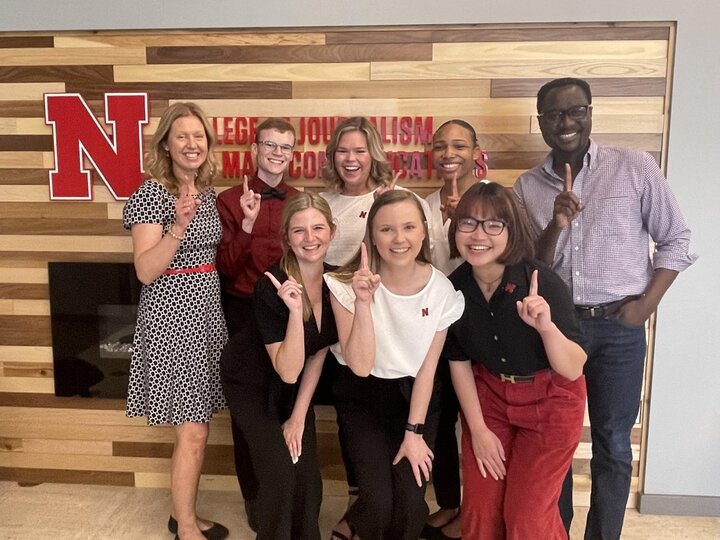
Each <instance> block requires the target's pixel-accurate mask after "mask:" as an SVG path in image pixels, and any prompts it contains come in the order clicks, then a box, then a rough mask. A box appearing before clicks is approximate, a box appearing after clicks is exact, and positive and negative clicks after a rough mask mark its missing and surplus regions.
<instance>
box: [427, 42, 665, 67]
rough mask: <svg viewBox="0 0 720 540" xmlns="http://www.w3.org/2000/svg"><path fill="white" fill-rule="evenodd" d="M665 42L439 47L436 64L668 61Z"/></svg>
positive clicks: (443, 44)
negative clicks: (469, 60) (470, 62)
mask: <svg viewBox="0 0 720 540" xmlns="http://www.w3.org/2000/svg"><path fill="white" fill-rule="evenodd" d="M666 57H667V41H666V40H637V41H514V42H505V43H436V44H434V45H433V61H435V62H465V61H467V60H468V59H469V58H481V59H482V61H483V62H486V61H493V62H494V61H502V60H505V59H507V58H512V59H513V60H526V61H530V60H542V61H551V60H565V59H567V58H573V59H587V60H592V61H597V60H627V59H634V60H648V59H654V60H657V59H660V60H663V61H664V60H665V58H666Z"/></svg>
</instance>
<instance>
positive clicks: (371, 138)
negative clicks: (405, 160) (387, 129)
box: [322, 116, 393, 192]
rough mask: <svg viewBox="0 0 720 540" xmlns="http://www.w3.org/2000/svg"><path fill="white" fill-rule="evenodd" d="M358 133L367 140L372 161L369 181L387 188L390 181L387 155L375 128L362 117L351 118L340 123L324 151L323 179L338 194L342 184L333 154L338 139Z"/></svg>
mask: <svg viewBox="0 0 720 540" xmlns="http://www.w3.org/2000/svg"><path fill="white" fill-rule="evenodd" d="M353 131H359V132H360V133H362V134H363V135H365V139H366V140H367V146H368V151H369V152H370V158H371V159H372V165H371V166H370V180H371V181H372V182H374V183H375V184H377V186H387V185H388V184H389V183H390V180H392V176H393V175H392V171H391V170H390V165H389V164H388V162H387V154H386V153H385V149H384V148H383V144H382V141H381V140H380V134H379V133H378V130H377V129H376V128H375V126H374V125H373V124H372V123H371V122H370V120H368V119H367V118H365V117H364V116H352V117H350V118H347V119H345V120H343V121H342V122H340V123H339V124H338V125H337V127H336V128H335V131H334V132H333V134H332V137H331V138H330V142H329V143H328V145H327V148H326V149H325V154H326V155H327V162H326V163H325V166H324V167H323V171H322V173H323V178H324V179H325V182H326V184H327V186H328V188H329V189H330V190H332V191H336V192H340V191H342V189H343V186H344V184H345V183H344V182H343V179H342V178H341V177H340V175H339V174H338V171H337V166H336V165H335V152H336V151H337V148H338V146H339V144H340V139H341V138H342V136H343V135H345V134H346V133H350V132H353Z"/></svg>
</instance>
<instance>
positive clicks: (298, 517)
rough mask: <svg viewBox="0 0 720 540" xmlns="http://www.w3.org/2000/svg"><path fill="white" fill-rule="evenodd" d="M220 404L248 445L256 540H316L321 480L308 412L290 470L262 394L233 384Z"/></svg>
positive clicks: (275, 417) (277, 428)
mask: <svg viewBox="0 0 720 540" xmlns="http://www.w3.org/2000/svg"><path fill="white" fill-rule="evenodd" d="M226 398H227V400H228V404H229V405H230V412H231V414H232V417H233V421H234V422H235V423H236V424H237V425H238V426H239V427H240V429H241V431H242V433H243V434H244V436H245V438H246V439H247V441H248V448H249V451H250V456H251V459H252V463H253V468H254V472H255V476H256V477H257V484H258V488H257V495H256V497H255V500H254V516H255V519H256V521H257V540H320V528H319V525H318V520H319V516H320V503H321V502H322V478H321V476H320V465H319V464H318V459H317V437H316V434H315V414H314V412H313V409H312V407H311V408H310V409H309V410H308V414H307V416H306V418H305V430H304V432H303V437H302V453H301V455H300V458H299V460H298V462H297V464H293V462H292V459H291V457H290V452H289V451H288V448H287V446H286V444H285V439H284V438H283V434H282V427H281V426H282V423H283V422H284V419H281V418H280V417H279V416H278V414H277V412H275V411H273V410H272V409H273V408H272V407H269V406H268V402H269V398H268V392H267V390H266V389H261V388H258V387H255V386H250V385H242V384H239V385H236V387H235V388H233V389H231V390H230V391H229V392H227V391H226Z"/></svg>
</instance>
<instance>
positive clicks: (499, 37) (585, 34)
mask: <svg viewBox="0 0 720 540" xmlns="http://www.w3.org/2000/svg"><path fill="white" fill-rule="evenodd" d="M669 34H670V30H669V28H668V27H667V26H637V27H625V26H615V27H606V26H581V25H578V26H577V27H571V26H568V25H558V27H556V28H532V27H524V26H515V27H510V26H503V27H496V28H488V27H487V26H481V25H478V27H477V28H474V29H459V28H458V29H453V28H442V29H439V28H438V29H432V30H424V29H423V30H406V29H402V28H399V29H382V30H356V31H350V32H327V33H326V34H325V42H326V43H327V44H328V45H331V44H340V43H347V44H350V43H354V44H362V43H452V42H462V41H471V42H472V41H579V40H603V41H607V40H618V39H622V40H626V39H668V37H669Z"/></svg>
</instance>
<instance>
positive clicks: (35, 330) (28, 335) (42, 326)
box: [0, 315, 52, 346]
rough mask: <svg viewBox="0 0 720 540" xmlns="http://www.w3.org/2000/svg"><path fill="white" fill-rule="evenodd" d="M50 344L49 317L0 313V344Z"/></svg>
mask: <svg viewBox="0 0 720 540" xmlns="http://www.w3.org/2000/svg"><path fill="white" fill-rule="evenodd" d="M51 344H52V340H51V339H50V317H38V316H33V315H30V316H27V317H14V316H12V315H0V345H40V346H49V345H51Z"/></svg>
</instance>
